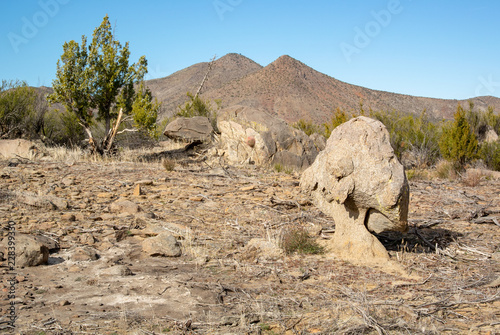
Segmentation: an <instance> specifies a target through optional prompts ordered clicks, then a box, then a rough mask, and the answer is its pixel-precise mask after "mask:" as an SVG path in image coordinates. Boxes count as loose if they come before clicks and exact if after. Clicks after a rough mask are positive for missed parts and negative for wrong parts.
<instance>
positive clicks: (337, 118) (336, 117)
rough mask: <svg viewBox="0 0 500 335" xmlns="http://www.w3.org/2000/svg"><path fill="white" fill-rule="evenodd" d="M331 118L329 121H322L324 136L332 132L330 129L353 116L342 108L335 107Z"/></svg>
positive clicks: (327, 136) (328, 135)
mask: <svg viewBox="0 0 500 335" xmlns="http://www.w3.org/2000/svg"><path fill="white" fill-rule="evenodd" d="M332 114H333V115H332V118H331V119H330V122H326V123H323V127H324V128H325V137H326V138H329V137H330V135H331V134H332V131H333V130H334V129H335V128H337V127H338V126H340V125H341V124H342V123H345V122H347V121H349V120H350V119H351V118H353V117H355V116H354V115H348V114H347V113H346V112H345V111H344V110H342V109H340V108H337V109H336V110H335V111H334V112H333V113H332Z"/></svg>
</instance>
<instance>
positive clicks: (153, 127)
mask: <svg viewBox="0 0 500 335" xmlns="http://www.w3.org/2000/svg"><path fill="white" fill-rule="evenodd" d="M159 110H160V103H159V102H158V100H156V98H154V100H153V95H152V94H151V90H150V89H149V88H147V87H146V86H145V85H144V82H141V84H140V86H139V88H138V90H137V94H136V97H135V99H134V102H133V103H132V117H133V120H134V126H135V128H136V129H139V130H142V131H144V132H146V133H147V134H148V135H149V136H150V137H152V138H154V139H158V137H159V136H160V134H159V132H158V126H157V124H156V120H157V118H158V111H159Z"/></svg>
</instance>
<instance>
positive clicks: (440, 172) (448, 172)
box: [434, 160, 458, 180]
mask: <svg viewBox="0 0 500 335" xmlns="http://www.w3.org/2000/svg"><path fill="white" fill-rule="evenodd" d="M434 174H435V176H436V177H437V178H440V179H449V180H455V179H457V177H458V175H457V172H456V171H455V169H454V168H453V163H451V162H449V161H447V160H440V161H439V162H438V163H437V164H436V168H435V171H434Z"/></svg>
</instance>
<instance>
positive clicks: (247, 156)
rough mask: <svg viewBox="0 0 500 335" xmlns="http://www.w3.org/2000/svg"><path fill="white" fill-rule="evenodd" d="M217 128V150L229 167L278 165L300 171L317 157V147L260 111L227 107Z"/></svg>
mask: <svg viewBox="0 0 500 335" xmlns="http://www.w3.org/2000/svg"><path fill="white" fill-rule="evenodd" d="M218 129H219V131H220V132H221V136H220V148H221V150H222V152H224V154H225V156H226V158H227V159H228V160H229V162H230V163H233V164H238V163H244V162H254V163H256V164H259V165H269V164H282V165H283V166H289V167H294V168H297V169H299V170H302V169H305V168H307V167H308V166H310V165H311V164H312V162H313V161H314V159H315V158H316V156H317V154H318V148H317V147H316V145H315V144H314V142H313V141H312V140H311V139H310V138H309V136H307V135H306V134H305V133H304V132H303V131H301V130H298V129H295V128H292V127H291V126H289V125H288V124H287V123H286V122H285V121H283V120H281V119H279V118H277V117H274V116H272V115H270V114H268V113H266V112H264V111H262V110H258V109H253V108H250V107H244V106H233V107H231V108H228V109H226V110H224V111H222V112H221V113H220V115H219V118H218Z"/></svg>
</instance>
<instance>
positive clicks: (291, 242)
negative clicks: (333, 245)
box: [281, 228, 324, 255]
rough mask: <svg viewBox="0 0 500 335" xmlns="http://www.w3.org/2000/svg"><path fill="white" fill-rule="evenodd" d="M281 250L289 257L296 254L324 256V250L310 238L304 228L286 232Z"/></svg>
mask: <svg viewBox="0 0 500 335" xmlns="http://www.w3.org/2000/svg"><path fill="white" fill-rule="evenodd" d="M281 248H283V250H284V251H285V253H286V254H288V255H289V254H292V253H294V252H297V253H300V254H322V253H323V252H324V248H323V247H322V246H320V245H319V244H318V243H317V242H316V241H315V240H314V239H313V238H312V237H311V236H309V234H308V233H307V231H305V230H304V229H303V228H294V229H291V230H287V231H285V233H284V234H283V237H282V240H281Z"/></svg>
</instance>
